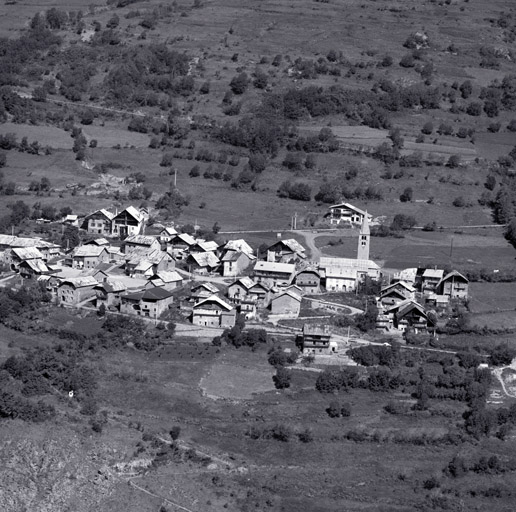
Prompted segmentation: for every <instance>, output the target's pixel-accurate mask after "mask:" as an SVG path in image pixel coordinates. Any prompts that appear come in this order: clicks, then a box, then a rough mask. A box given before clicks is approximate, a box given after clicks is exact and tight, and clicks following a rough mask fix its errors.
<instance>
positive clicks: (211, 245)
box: [192, 240, 219, 252]
mask: <svg viewBox="0 0 516 512" xmlns="http://www.w3.org/2000/svg"><path fill="white" fill-rule="evenodd" d="M195 247H199V248H200V249H202V250H203V251H204V252H213V251H216V250H217V249H218V248H219V244H218V243H217V242H215V241H214V240H210V241H206V240H197V242H196V243H195V245H194V247H192V249H195Z"/></svg>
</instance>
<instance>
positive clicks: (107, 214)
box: [84, 208, 115, 221]
mask: <svg viewBox="0 0 516 512" xmlns="http://www.w3.org/2000/svg"><path fill="white" fill-rule="evenodd" d="M97 213H100V214H101V215H104V217H106V219H108V220H110V221H111V220H113V219H114V218H115V214H114V213H111V212H109V211H108V210H105V209H104V208H101V209H100V210H96V211H94V212H93V213H90V214H89V215H86V217H85V218H84V219H85V220H87V219H89V218H90V217H93V215H96V214H97Z"/></svg>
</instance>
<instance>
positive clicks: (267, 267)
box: [254, 261, 296, 274]
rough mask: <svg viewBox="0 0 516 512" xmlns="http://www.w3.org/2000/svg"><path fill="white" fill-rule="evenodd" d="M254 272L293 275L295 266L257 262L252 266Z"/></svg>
mask: <svg viewBox="0 0 516 512" xmlns="http://www.w3.org/2000/svg"><path fill="white" fill-rule="evenodd" d="M254 270H255V271H257V270H258V271H259V272H281V273H283V274H293V273H294V272H295V270H296V266H295V265H294V264H293V263H276V262H274V261H257V262H256V265H255V266H254Z"/></svg>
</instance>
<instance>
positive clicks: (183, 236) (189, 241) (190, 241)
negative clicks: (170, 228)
mask: <svg viewBox="0 0 516 512" xmlns="http://www.w3.org/2000/svg"><path fill="white" fill-rule="evenodd" d="M175 240H179V241H181V242H183V243H185V244H186V245H194V244H195V238H194V237H193V236H190V235H189V234H188V233H178V234H177V235H174V236H173V237H172V239H171V240H170V243H172V244H173V243H174V241H175Z"/></svg>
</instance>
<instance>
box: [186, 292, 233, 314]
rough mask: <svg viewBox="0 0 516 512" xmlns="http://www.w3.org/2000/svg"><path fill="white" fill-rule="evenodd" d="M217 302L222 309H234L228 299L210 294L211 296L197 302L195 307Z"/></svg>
mask: <svg viewBox="0 0 516 512" xmlns="http://www.w3.org/2000/svg"><path fill="white" fill-rule="evenodd" d="M213 302H215V303H216V304H218V305H219V306H220V307H221V308H222V309H225V310H226V311H231V310H232V309H233V306H231V305H229V304H228V303H227V302H226V301H224V300H222V299H221V298H220V297H218V296H217V295H210V296H209V297H206V298H205V299H203V300H200V301H199V302H198V303H197V304H195V305H194V307H193V308H194V309H196V308H199V307H202V306H205V305H206V304H208V303H213Z"/></svg>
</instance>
